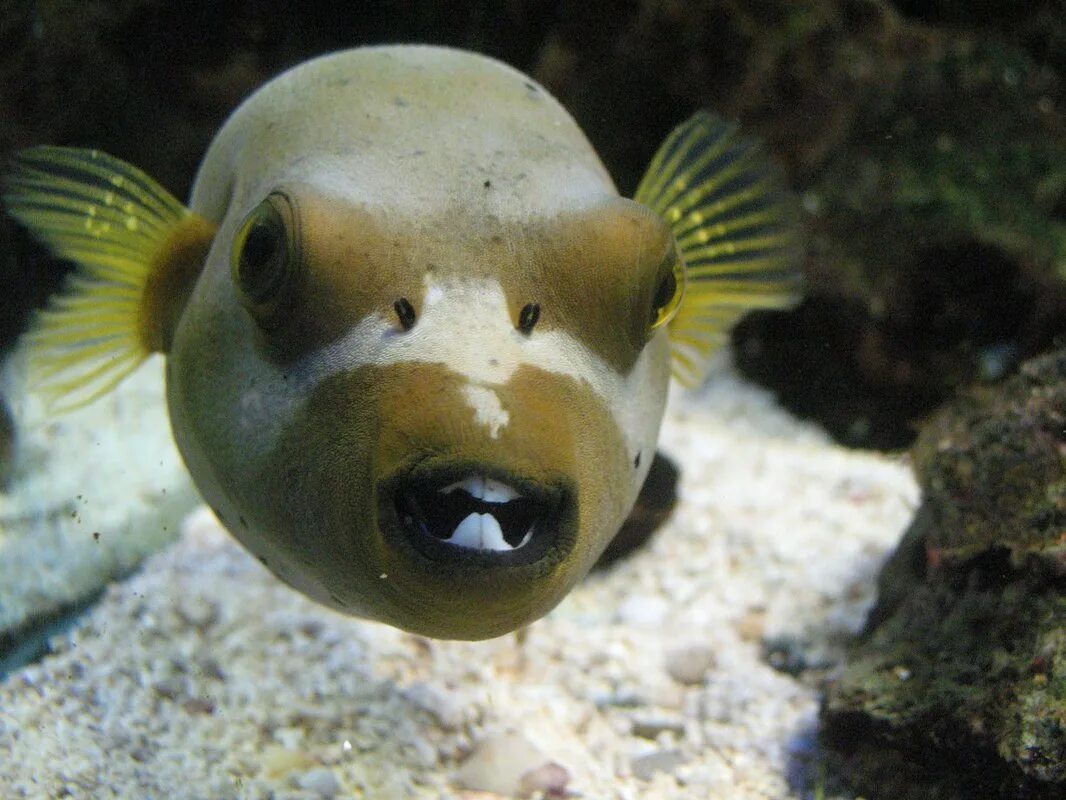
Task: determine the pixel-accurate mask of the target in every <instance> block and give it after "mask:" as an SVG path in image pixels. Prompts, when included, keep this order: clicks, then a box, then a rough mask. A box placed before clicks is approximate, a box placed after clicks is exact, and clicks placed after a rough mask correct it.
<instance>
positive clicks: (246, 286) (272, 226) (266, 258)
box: [231, 191, 300, 327]
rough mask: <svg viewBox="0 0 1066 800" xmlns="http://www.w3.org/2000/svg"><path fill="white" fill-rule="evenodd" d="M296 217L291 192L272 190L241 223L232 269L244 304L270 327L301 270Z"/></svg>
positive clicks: (235, 244) (235, 243) (263, 323)
mask: <svg viewBox="0 0 1066 800" xmlns="http://www.w3.org/2000/svg"><path fill="white" fill-rule="evenodd" d="M296 224H297V218H296V213H295V209H294V208H293V205H292V202H291V201H290V200H289V198H288V196H287V195H285V194H284V193H283V192H277V191H275V192H271V193H270V194H269V195H268V196H267V198H266V199H265V200H264V201H263V202H262V203H260V204H259V205H258V206H256V207H255V209H253V210H252V213H251V214H249V215H248V218H247V219H246V220H245V221H244V224H243V225H241V229H240V231H238V233H237V237H236V239H235V240H234V243H233V256H232V259H231V264H232V267H231V271H232V274H233V282H234V284H235V285H236V287H237V289H238V294H239V295H240V299H241V302H242V304H243V305H244V306H245V307H246V308H247V309H248V310H249V311H250V312H251V313H252V315H253V316H254V317H255V318H256V320H257V321H258V322H259V323H260V324H261V325H264V326H267V327H269V326H270V324H271V323H272V322H273V321H275V320H276V316H277V313H278V311H279V310H280V309H281V308H282V307H283V306H284V304H285V301H286V300H288V299H289V298H290V297H291V295H292V290H293V288H294V287H295V285H296V279H297V277H298V273H299V266H300V265H299V252H298V249H297V235H296V234H297V231H296Z"/></svg>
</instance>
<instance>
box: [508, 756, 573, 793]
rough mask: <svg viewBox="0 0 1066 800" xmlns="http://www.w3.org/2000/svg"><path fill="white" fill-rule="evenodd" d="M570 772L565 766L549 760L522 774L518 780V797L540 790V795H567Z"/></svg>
mask: <svg viewBox="0 0 1066 800" xmlns="http://www.w3.org/2000/svg"><path fill="white" fill-rule="evenodd" d="M568 783H570V773H569V772H567V770H566V767H564V766H562V765H561V764H556V763H555V762H554V761H549V762H548V763H547V764H541V765H540V766H539V767H535V768H534V769H531V770H529V771H528V772H525V773H523V774H522V777H521V778H520V779H519V781H518V795H519V797H530V796H531V795H534V794H536V793H537V792H540V794H541V796H542V797H545V798H550V797H567V796H568V795H567V791H566V785H567V784H568Z"/></svg>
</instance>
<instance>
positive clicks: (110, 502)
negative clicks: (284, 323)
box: [0, 358, 199, 633]
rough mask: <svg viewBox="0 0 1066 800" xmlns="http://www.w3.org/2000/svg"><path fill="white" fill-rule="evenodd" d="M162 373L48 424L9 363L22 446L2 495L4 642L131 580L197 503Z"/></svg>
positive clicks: (156, 363) (144, 374)
mask: <svg viewBox="0 0 1066 800" xmlns="http://www.w3.org/2000/svg"><path fill="white" fill-rule="evenodd" d="M162 367H163V362H162V360H161V359H159V358H153V359H151V360H150V361H149V362H148V363H146V364H145V365H144V366H142V367H141V368H140V369H139V370H138V371H137V372H136V373H135V374H133V375H131V376H130V377H129V378H127V379H126V380H125V381H124V382H123V383H122V384H121V385H120V386H119V387H118V389H116V390H115V391H114V392H112V393H111V394H108V395H107V396H105V397H103V398H101V399H99V400H98V401H96V402H95V403H92V404H91V405H89V406H86V407H84V408H82V409H79V410H77V411H75V412H71V413H69V414H63V415H58V416H55V415H49V414H47V413H46V412H45V410H44V407H43V405H42V403H41V402H40V400H39V399H38V398H37V397H35V396H34V395H32V394H28V393H26V392H25V390H24V388H23V385H22V364H21V362H20V361H19V360H18V359H17V358H16V359H13V360H12V362H10V363H9V364H7V365H5V369H4V370H3V375H2V376H0V390H2V391H3V394H4V396H5V397H7V399H8V400H9V401H11V403H12V410H13V412H14V415H15V420H16V426H17V434H18V437H17V440H16V441H17V443H18V446H17V456H16V459H15V471H14V475H13V476H12V480H11V482H10V484H9V485H8V486H7V487H6V490H5V491H0V633H3V632H4V631H10V630H17V629H18V628H20V627H21V626H23V625H25V624H27V623H29V622H31V621H32V620H33V618H34V617H38V616H41V615H49V614H53V613H55V612H57V611H60V610H61V609H62V608H63V607H65V606H68V605H70V604H73V603H77V602H79V601H81V600H83V599H84V598H86V597H88V596H91V595H92V594H94V593H95V592H97V591H98V590H99V589H100V588H101V587H102V586H104V585H106V584H107V582H108V581H110V580H112V579H114V578H115V577H117V576H120V575H123V574H125V573H127V572H128V571H129V570H131V569H133V568H134V567H136V566H137V565H138V564H139V563H140V561H141V560H142V559H143V558H145V557H146V556H148V555H150V554H151V553H153V552H155V551H157V550H158V549H159V548H160V547H162V546H163V545H165V544H166V543H168V542H170V541H172V540H173V539H174V537H175V535H176V533H177V528H178V525H179V524H180V522H181V519H182V517H184V516H185V514H187V513H188V512H189V511H190V510H191V509H192V508H193V507H194V506H195V505H196V504H197V503H198V502H199V498H198V496H197V494H196V490H195V489H194V488H193V486H192V482H191V480H190V479H189V477H188V474H187V473H186V472H185V467H184V465H183V464H182V462H181V456H179V455H178V452H177V448H176V447H175V445H174V442H173V439H172V438H171V436H170V423H169V421H168V420H167V412H166V404H165V402H164V400H163V375H162Z"/></svg>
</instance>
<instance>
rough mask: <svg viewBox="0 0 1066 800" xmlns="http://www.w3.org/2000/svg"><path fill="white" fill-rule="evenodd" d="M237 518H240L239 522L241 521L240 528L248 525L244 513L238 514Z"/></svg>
mask: <svg viewBox="0 0 1066 800" xmlns="http://www.w3.org/2000/svg"><path fill="white" fill-rule="evenodd" d="M237 519H239V520H240V523H241V527H242V528H247V527H248V520H246V519H245V518H244V515H243V514H241V515H240V516H239V517H237Z"/></svg>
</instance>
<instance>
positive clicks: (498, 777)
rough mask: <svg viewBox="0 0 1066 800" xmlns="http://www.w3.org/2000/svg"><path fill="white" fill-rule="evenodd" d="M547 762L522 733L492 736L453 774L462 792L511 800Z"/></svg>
mask: <svg viewBox="0 0 1066 800" xmlns="http://www.w3.org/2000/svg"><path fill="white" fill-rule="evenodd" d="M549 763H551V762H549V761H548V759H546V758H545V756H544V754H543V753H541V752H540V750H539V749H538V748H537V746H536V745H534V744H533V743H532V742H531V741H529V739H527V738H526V737H525V736H524V735H522V734H521V733H515V732H506V733H498V734H492V735H489V736H487V737H485V738H484V739H482V740H481V741H479V742H478V743H477V744H476V745H475V746H474V750H473V752H471V754H470V756H469V757H468V758H467V759H466V761H464V762H463V763H462V764H461V765H460V766H459V769H458V770H457V771H456V773H455V780H456V783H458V784H459V786H460V787H461V788H463V789H472V790H474V791H479V792H495V793H496V794H502V795H504V796H505V797H514V796H516V795H519V794H520V793H521V791H522V780H523V778H524V777H525V776H526V775H529V774H531V773H533V772H534V771H536V770H538V769H540V768H542V767H544V766H546V765H548V764H549Z"/></svg>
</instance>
